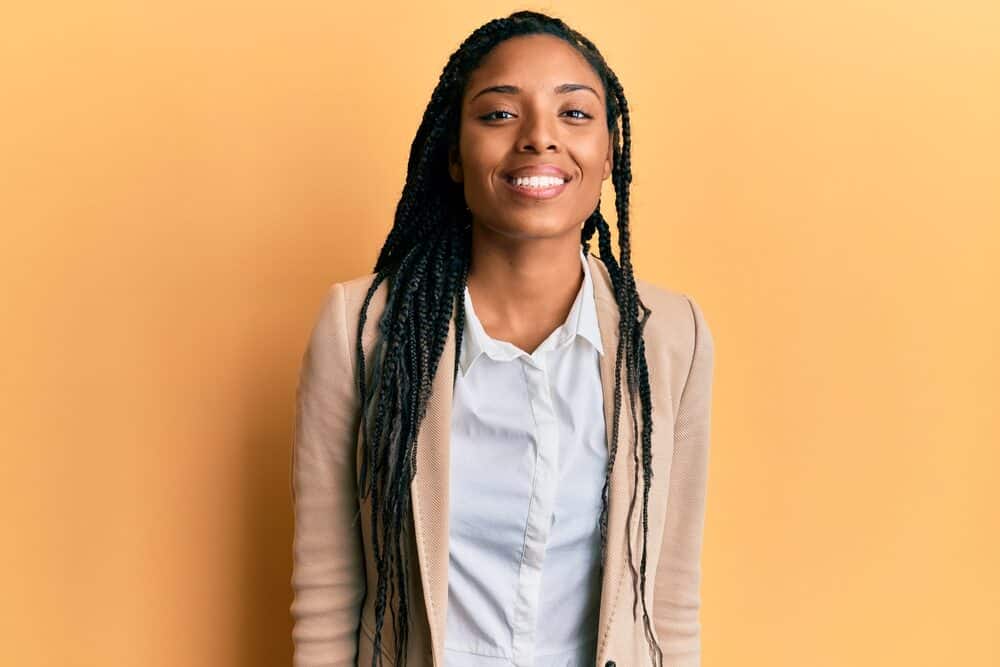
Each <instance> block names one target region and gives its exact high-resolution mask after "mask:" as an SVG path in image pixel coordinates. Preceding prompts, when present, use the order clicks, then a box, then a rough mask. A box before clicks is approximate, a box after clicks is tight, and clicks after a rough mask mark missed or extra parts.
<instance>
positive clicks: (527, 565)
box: [445, 248, 608, 667]
mask: <svg viewBox="0 0 1000 667" xmlns="http://www.w3.org/2000/svg"><path fill="white" fill-rule="evenodd" d="M580 259H581V263H582V265H583V282H582V284H581V286H580V290H579V292H578V293H577V296H576V300H575V301H574V302H573V306H572V309H571V310H570V313H569V315H568V316H567V318H566V321H565V322H563V324H562V325H560V326H559V327H558V328H557V329H556V330H555V331H553V332H552V333H551V334H550V335H549V337H548V338H546V339H545V341H544V342H542V344H541V345H539V346H538V348H537V349H536V350H535V351H534V352H533V353H531V354H528V353H527V352H525V351H523V350H521V349H520V348H518V347H517V346H516V345H514V344H512V343H509V342H506V341H501V340H497V339H494V338H491V337H490V336H489V335H487V333H486V331H485V330H484V329H483V326H482V324H481V323H480V321H479V319H478V318H477V317H476V314H475V310H474V308H473V304H472V299H471V296H470V294H469V290H468V288H466V290H465V312H466V325H465V329H464V330H463V339H462V347H461V350H460V352H459V354H460V357H459V364H460V371H461V372H460V373H459V374H458V376H457V377H456V381H455V391H454V398H453V404H452V405H453V407H452V427H451V467H450V485H451V490H450V513H451V514H450V524H449V525H450V534H449V540H450V549H449V551H450V557H449V572H448V616H447V626H446V633H445V656H446V659H445V663H446V665H447V666H448V667H502V666H508V665H514V666H516V667H591V666H592V665H593V663H594V660H595V653H596V639H597V622H598V617H597V615H598V610H599V604H600V588H601V581H600V550H601V548H600V545H601V542H600V540H601V534H600V525H599V521H600V513H601V490H602V487H603V485H604V476H605V471H606V468H607V463H608V450H607V435H606V430H605V420H604V403H603V396H604V394H603V390H602V387H601V376H600V366H599V363H600V362H599V355H602V354H604V350H603V348H602V346H601V335H600V330H599V328H598V323H597V308H596V304H595V302H594V289H593V283H592V282H591V276H590V268H589V265H588V263H587V257H586V255H584V253H583V249H582V248H581V250H580Z"/></svg>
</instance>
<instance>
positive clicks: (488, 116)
mask: <svg viewBox="0 0 1000 667" xmlns="http://www.w3.org/2000/svg"><path fill="white" fill-rule="evenodd" d="M498 113H505V114H507V115H508V116H513V115H514V114H512V113H511V112H509V111H504V110H503V109H497V110H496V111H491V112H489V113H488V114H486V115H485V116H480V117H479V120H506V118H497V117H496V114H498Z"/></svg>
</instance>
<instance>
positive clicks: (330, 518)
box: [291, 11, 713, 667]
mask: <svg viewBox="0 0 1000 667" xmlns="http://www.w3.org/2000/svg"><path fill="white" fill-rule="evenodd" d="M619 120H620V121H621V130H620V132H619V129H618V122H619ZM629 154H630V130H629V116H628V109H627V106H626V100H625V96H624V94H623V92H622V88H621V85H620V84H619V83H618V79H617V77H616V76H615V75H614V73H613V72H612V71H611V69H610V68H609V67H608V66H607V64H606V63H605V62H604V59H603V58H602V56H601V55H600V53H599V52H598V51H597V49H596V47H594V45H593V44H592V43H591V42H590V41H588V40H587V39H586V38H584V37H583V36H582V35H580V34H579V33H577V32H575V31H573V30H572V29H570V28H569V27H567V26H566V25H565V24H564V23H563V22H562V21H560V20H558V19H554V18H551V17H548V16H545V15H543V14H538V13H534V12H527V11H523V12H516V13H514V14H511V15H510V16H509V17H506V18H502V19H497V20H494V21H490V22H489V23H486V24H485V25H483V26H482V27H480V28H478V29H477V30H476V31H475V32H473V33H472V34H471V35H470V36H469V37H468V38H467V39H466V40H465V41H464V42H463V43H462V45H461V46H460V47H459V49H458V50H457V51H456V52H455V53H453V54H452V56H451V57H450V59H449V60H448V63H447V64H446V66H445V68H444V71H443V72H442V74H441V77H440V80H439V82H438V85H437V87H436V88H435V90H434V92H433V94H432V96H431V101H430V104H429V105H428V107H427V110H426V111H425V113H424V117H423V120H422V122H421V124H420V127H419V129H418V130H417V134H416V137H415V138H414V140H413V144H412V146H411V150H410V158H409V166H408V172H407V179H406V185H405V187H404V190H403V194H402V198H401V199H400V202H399V204H398V207H397V209H396V216H395V224H394V226H393V228H392V230H391V232H390V233H389V236H388V238H387V239H386V242H385V245H384V246H383V248H382V250H381V253H380V255H379V258H378V261H377V263H376V265H375V271H374V272H373V273H371V274H368V275H366V276H362V277H358V278H355V279H353V280H349V281H346V282H343V283H336V284H334V285H333V286H332V287H331V288H330V291H329V293H328V295H327V300H326V303H325V304H324V307H323V310H322V312H321V314H320V316H319V318H318V321H317V323H316V325H315V327H314V329H313V332H312V336H311V339H310V342H309V346H308V349H307V351H306V354H305V356H304V358H303V366H302V373H301V377H300V382H299V387H298V394H297V396H298V409H297V423H296V437H295V445H294V449H293V459H292V492H293V497H294V502H295V542H294V571H293V574H292V586H293V590H294V596H295V597H294V601H293V603H292V607H291V611H292V615H293V618H294V623H295V625H294V629H293V640H294V644H295V658H294V664H295V665H296V667H309V666H315V667H318V666H319V665H324V666H329V665H355V664H357V665H362V666H364V665H379V664H395V665H404V664H405V665H408V666H411V667H412V666H424V665H427V666H430V665H447V666H449V667H487V666H491V667H492V666H500V665H518V666H526V665H534V666H539V667H540V666H549V665H559V666H571V667H576V666H578V665H581V666H582V665H595V664H596V665H598V666H600V665H605V666H612V667H613V666H614V665H623V666H625V665H627V666H628V667H636V666H639V665H671V666H674V667H676V666H679V665H686V666H687V665H698V664H699V663H700V625H699V620H698V613H699V607H700V604H699V601H700V598H699V584H700V564H699V561H700V554H701V542H702V532H703V531H702V528H703V520H704V508H705V490H706V476H707V463H708V440H709V438H708V436H709V410H710V400H711V382H712V366H713V344H712V337H711V333H710V331H709V329H708V327H707V325H706V323H705V320H704V318H703V316H702V313H701V310H700V308H699V307H698V306H697V304H696V303H695V302H694V301H693V300H692V299H691V298H690V297H688V296H686V295H684V294H680V293H677V292H673V291H670V290H666V289H663V288H659V287H657V286H654V285H652V284H650V283H646V282H645V281H642V280H637V279H635V278H634V276H633V272H632V265H631V259H630V254H631V252H630V243H629V238H630V237H629V225H628V195H629V182H630V181H631V171H630V165H629ZM608 177H611V179H612V181H613V184H614V187H615V194H616V197H615V206H616V211H617V218H618V220H617V223H618V241H619V248H618V255H619V258H620V259H618V260H616V259H615V256H614V255H613V254H612V248H611V234H610V228H609V226H608V224H607V222H606V221H605V220H604V218H603V217H602V215H601V212H600V194H601V183H602V182H603V181H604V180H606V179H607V178H608ZM595 231H596V232H597V233H598V243H599V248H600V257H599V258H598V257H597V256H596V255H593V254H591V253H590V252H589V250H590V239H591V238H592V237H593V234H594V232H595ZM623 389H627V398H628V400H627V401H623V400H622V398H623V393H624V392H623ZM654 433H655V435H654ZM620 445H621V447H622V449H623V451H622V452H621V454H622V455H623V456H618V454H619V446H620ZM619 458H621V459H623V460H622V461H619V462H618V465H616V460H617V459H619ZM640 473H641V474H640ZM654 480H655V481H654ZM640 499H641V502H639V501H640ZM626 572H628V573H629V575H630V577H629V578H630V579H631V586H626V585H624V583H625V580H626V577H625V574H626ZM650 579H651V580H652V581H651V582H650V581H649V580H650ZM386 621H388V623H389V625H391V627H392V631H391V632H389V631H388V630H389V628H388V627H387V626H386Z"/></svg>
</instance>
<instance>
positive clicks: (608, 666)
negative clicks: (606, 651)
mask: <svg viewBox="0 0 1000 667" xmlns="http://www.w3.org/2000/svg"><path fill="white" fill-rule="evenodd" d="M604 667H617V665H615V661H614V660H608V661H607V662H606V663H604Z"/></svg>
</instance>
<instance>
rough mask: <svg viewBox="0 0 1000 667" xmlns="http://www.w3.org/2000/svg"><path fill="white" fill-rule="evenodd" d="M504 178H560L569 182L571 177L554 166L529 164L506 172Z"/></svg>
mask: <svg viewBox="0 0 1000 667" xmlns="http://www.w3.org/2000/svg"><path fill="white" fill-rule="evenodd" d="M503 175H504V178H515V177H520V178H526V177H528V176H559V177H560V178H562V179H563V180H564V181H569V180H570V178H571V176H570V175H569V174H567V173H566V172H565V171H563V170H562V169H560V168H559V167H557V166H555V165H554V164H527V165H524V166H523V167H517V168H516V169H510V170H508V171H505V172H504V174H503Z"/></svg>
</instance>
